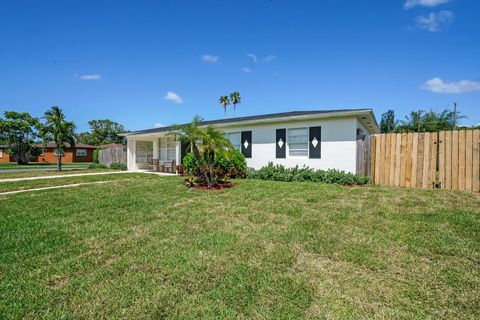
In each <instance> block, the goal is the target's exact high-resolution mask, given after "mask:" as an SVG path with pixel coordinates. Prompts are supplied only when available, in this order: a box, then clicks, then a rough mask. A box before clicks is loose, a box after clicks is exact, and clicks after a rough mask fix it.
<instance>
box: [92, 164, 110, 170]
mask: <svg viewBox="0 0 480 320" xmlns="http://www.w3.org/2000/svg"><path fill="white" fill-rule="evenodd" d="M106 168H107V166H106V165H104V164H101V163H91V164H90V165H89V166H88V169H106Z"/></svg>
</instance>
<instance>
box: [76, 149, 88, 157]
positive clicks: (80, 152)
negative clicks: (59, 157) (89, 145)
mask: <svg viewBox="0 0 480 320" xmlns="http://www.w3.org/2000/svg"><path fill="white" fill-rule="evenodd" d="M75 155H76V156H77V157H86V156H87V149H76V150H75Z"/></svg>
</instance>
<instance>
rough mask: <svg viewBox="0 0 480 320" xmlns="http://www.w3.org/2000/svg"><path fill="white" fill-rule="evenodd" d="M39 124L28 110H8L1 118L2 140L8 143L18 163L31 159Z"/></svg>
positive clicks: (10, 152) (0, 138)
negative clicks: (21, 111)
mask: <svg viewBox="0 0 480 320" xmlns="http://www.w3.org/2000/svg"><path fill="white" fill-rule="evenodd" d="M39 126H40V122H39V120H38V119H37V118H34V117H32V116H31V115H30V114H29V113H27V112H23V113H20V112H14V111H6V112H5V113H4V118H3V119H2V118H0V140H1V141H2V143H5V144H7V145H8V147H9V148H8V150H7V151H8V153H9V154H10V156H11V157H12V158H13V159H15V161H16V162H17V163H18V164H26V163H28V161H29V160H30V158H31V156H32V152H34V142H35V139H37V138H38V136H39V132H38V130H39Z"/></svg>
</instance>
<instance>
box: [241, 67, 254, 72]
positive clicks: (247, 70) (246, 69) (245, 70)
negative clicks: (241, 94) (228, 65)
mask: <svg viewBox="0 0 480 320" xmlns="http://www.w3.org/2000/svg"><path fill="white" fill-rule="evenodd" d="M242 71H243V72H245V73H250V72H252V69H250V68H242Z"/></svg>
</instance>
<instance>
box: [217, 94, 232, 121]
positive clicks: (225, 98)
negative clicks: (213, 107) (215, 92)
mask: <svg viewBox="0 0 480 320" xmlns="http://www.w3.org/2000/svg"><path fill="white" fill-rule="evenodd" d="M218 102H219V103H220V104H221V105H222V106H223V110H224V111H225V116H227V106H228V105H229V104H230V99H228V96H221V97H220V99H219V100H218Z"/></svg>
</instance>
